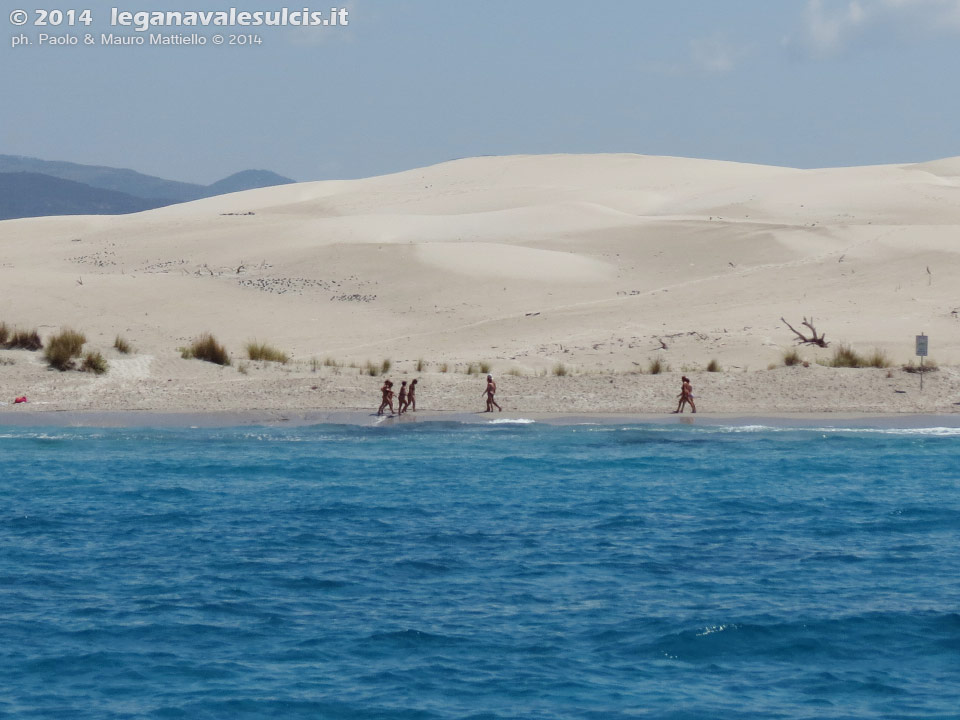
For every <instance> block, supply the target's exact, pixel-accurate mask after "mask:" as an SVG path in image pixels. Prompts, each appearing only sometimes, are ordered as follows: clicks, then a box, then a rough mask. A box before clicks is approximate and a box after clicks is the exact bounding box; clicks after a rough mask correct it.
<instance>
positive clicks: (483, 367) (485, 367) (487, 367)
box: [480, 362, 493, 375]
mask: <svg viewBox="0 0 960 720" xmlns="http://www.w3.org/2000/svg"><path fill="white" fill-rule="evenodd" d="M492 367H493V366H492V365H491V364H490V363H488V362H482V363H480V372H481V373H483V374H484V375H486V374H488V373H489V372H490V368H492Z"/></svg>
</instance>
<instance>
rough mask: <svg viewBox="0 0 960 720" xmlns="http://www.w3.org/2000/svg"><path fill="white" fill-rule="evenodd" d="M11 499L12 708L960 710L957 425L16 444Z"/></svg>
mask: <svg viewBox="0 0 960 720" xmlns="http://www.w3.org/2000/svg"><path fill="white" fill-rule="evenodd" d="M384 425H386V424H384ZM0 508H2V512H0V717H2V718H57V719H63V718H108V719H114V718H190V719H191V720H192V719H204V718H230V719H234V718H240V719H244V718H336V719H340V718H343V719H346V718H371V719H372V718H377V719H379V718H387V719H390V718H403V719H410V720H413V719H422V720H433V719H436V720H441V719H444V720H445V719H448V718H450V719H452V718H472V719H473V720H481V719H483V720H496V719H500V718H550V719H553V718H591V719H596V720H601V719H602V720H616V719H618V718H671V719H680V718H790V719H791V720H792V719H796V718H817V719H821V718H851V719H852V718H960V429H957V428H914V429H901V430H898V429H894V428H886V429H881V428H847V429H844V428H835V427H822V428H816V427H807V428H800V429H797V428H793V429H791V428H771V427H761V426H748V427H737V426H729V427H724V426H710V427H703V426H699V425H693V426H684V425H669V426H666V425H664V426H658V425H589V424H585V425H566V426H555V425H543V424H540V423H498V424H456V423H440V422H434V423H414V424H407V425H404V426H402V427H386V426H383V425H382V426H379V427H357V426H339V425H319V426H310V427H291V428H282V429H281V428H249V427H247V428H230V429H190V428H181V429H129V428H128V429H91V428H86V429H84V428H81V429H74V428H51V427H46V428H22V427H5V428H4V427H0Z"/></svg>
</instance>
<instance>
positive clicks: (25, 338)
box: [6, 329, 43, 351]
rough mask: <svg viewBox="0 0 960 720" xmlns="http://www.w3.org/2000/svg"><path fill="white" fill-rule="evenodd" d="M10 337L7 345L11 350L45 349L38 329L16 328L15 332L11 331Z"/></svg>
mask: <svg viewBox="0 0 960 720" xmlns="http://www.w3.org/2000/svg"><path fill="white" fill-rule="evenodd" d="M8 333H9V334H10V337H9V338H8V339H7V342H6V346H7V347H8V348H9V349H11V350H33V351H36V350H41V349H43V341H42V340H40V333H38V332H37V331H36V330H18V329H14V330H13V332H10V331H9V330H8Z"/></svg>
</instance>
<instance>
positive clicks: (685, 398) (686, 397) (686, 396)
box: [673, 375, 697, 414]
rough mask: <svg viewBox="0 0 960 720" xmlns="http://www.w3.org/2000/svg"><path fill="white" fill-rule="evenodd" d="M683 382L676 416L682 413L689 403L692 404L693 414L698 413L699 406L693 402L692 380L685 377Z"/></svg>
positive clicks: (675, 411)
mask: <svg viewBox="0 0 960 720" xmlns="http://www.w3.org/2000/svg"><path fill="white" fill-rule="evenodd" d="M682 380H683V384H682V385H681V386H680V395H679V397H680V402H679V403H677V409H676V410H674V411H673V412H674V414H676V413H682V412H683V406H684V405H686V404H688V403H689V404H690V408H691V410H692V411H693V412H696V411H697V406H696V405H695V404H694V402H693V385H691V384H690V378H688V377H687V376H686V375H684V376H683V378H682Z"/></svg>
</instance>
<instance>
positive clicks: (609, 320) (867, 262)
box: [0, 155, 960, 413]
mask: <svg viewBox="0 0 960 720" xmlns="http://www.w3.org/2000/svg"><path fill="white" fill-rule="evenodd" d="M230 213H234V214H230ZM244 213H254V214H252V215H250V214H244ZM958 231H960V158H953V159H947V160H941V161H937V162H933V163H923V164H917V165H902V166H880V167H862V168H842V169H828V170H794V169H788V168H773V167H763V166H755V165H744V164H737V163H723V162H715V161H703V160H689V159H680V158H660V157H644V156H636V155H575V156H535V157H532V156H521V157H500V158H477V159H468V160H460V161H455V162H450V163H445V164H442V165H438V166H435V167H430V168H424V169H418V170H412V171H409V172H405V173H399V174H396V175H390V176H384V177H378V178H370V179H366V180H358V181H336V182H317V183H302V184H297V185H288V186H281V187H275V188H266V189H263V190H253V191H248V192H243V193H235V194H233V195H227V196H221V197H216V198H210V199H206V200H200V201H197V202H193V203H187V204H183V205H177V206H171V207H167V208H161V209H159V210H153V211H149V212H145V213H139V214H136V215H128V216H112V217H66V218H63V217H61V218H35V219H26V220H10V221H5V222H0V321H5V322H7V323H8V324H10V325H19V326H21V327H28V328H33V327H37V328H38V329H39V330H40V333H41V335H43V336H44V337H49V336H50V335H52V334H53V333H55V332H57V331H58V330H59V329H60V328H62V327H67V326H69V327H74V328H77V329H80V330H82V331H83V332H85V334H86V336H87V338H88V348H90V349H99V350H101V351H103V352H104V354H105V355H106V356H107V357H108V359H109V360H110V362H111V369H110V371H109V372H108V373H107V375H105V376H102V377H92V376H89V375H85V374H81V373H77V372H67V373H60V372H57V371H52V370H49V369H47V368H46V367H45V365H44V363H43V361H42V358H41V357H40V355H39V354H37V353H28V352H25V351H14V350H0V363H6V362H12V363H13V364H0V402H7V403H10V402H12V400H13V398H14V397H16V396H18V395H22V394H26V395H27V396H28V397H29V398H30V400H31V403H32V406H31V407H32V408H33V409H34V410H37V409H94V410H113V409H155V410H170V409H178V410H180V409H182V410H213V409H226V410H244V409H251V410H255V409H264V408H278V409H282V408H302V409H310V408H317V409H323V408H362V407H368V406H370V405H374V406H375V405H376V403H377V387H378V386H379V380H378V379H377V378H371V377H369V376H364V375H361V374H360V373H359V372H358V371H357V370H350V369H348V368H342V369H339V370H335V369H332V368H321V369H319V370H318V371H316V372H314V371H313V370H312V368H311V366H310V363H309V361H310V359H311V358H320V359H322V358H324V357H332V358H335V359H336V360H337V361H339V362H341V363H349V362H354V363H357V364H362V363H364V362H365V361H366V360H368V359H369V360H374V361H379V360H381V359H383V358H391V359H392V360H393V363H394V370H393V373H392V374H393V376H394V379H395V380H397V379H403V378H404V377H408V378H409V377H413V376H414V375H415V374H417V373H416V371H415V362H416V360H417V359H419V358H423V359H424V360H425V361H426V362H427V369H426V371H425V372H423V373H419V374H420V375H421V376H422V377H423V378H424V379H423V380H422V382H421V403H422V405H423V406H424V407H430V408H434V409H450V410H470V409H474V408H475V407H476V406H478V405H479V406H481V407H482V399H481V398H480V394H481V391H482V384H480V383H481V381H480V379H479V378H478V377H476V376H467V375H466V374H464V372H463V371H464V370H465V369H466V364H467V363H478V362H480V361H485V362H489V363H491V364H492V368H493V372H494V374H495V375H497V377H498V379H499V381H500V384H501V396H502V397H503V399H504V401H505V405H506V406H507V407H510V408H512V409H515V410H530V411H544V412H565V411H569V412H583V411H600V412H628V413H630V412H655V411H662V410H665V409H667V406H669V405H670V402H671V399H672V397H673V396H674V395H675V394H676V391H677V388H678V386H679V374H680V373H679V371H680V370H681V369H682V368H687V369H688V370H689V371H691V372H690V373H688V374H692V375H693V383H694V387H695V390H696V392H697V394H698V395H699V396H700V398H701V401H700V403H701V404H700V407H701V411H706V412H710V411H714V412H762V411H779V412H800V411H816V412H832V411H848V410H855V411H865V412H953V411H957V410H960V406H958V405H956V404H955V403H957V402H960V372H958V370H957V369H956V368H955V367H954V366H955V365H956V364H957V363H958V362H960V317H958V315H960V282H958V278H960V232H958ZM928 268H929V272H928ZM781 316H784V317H786V319H787V320H789V321H790V322H791V323H793V324H794V325H795V326H797V327H799V323H800V321H801V320H802V318H803V317H804V316H807V317H813V318H814V319H815V324H816V327H817V329H818V330H821V331H823V332H826V336H827V340H828V341H831V342H832V343H833V345H832V346H831V347H830V348H828V349H826V350H820V349H810V348H804V349H802V350H801V353H802V354H803V355H804V356H805V357H806V358H807V359H808V360H810V361H811V362H814V361H815V360H816V359H817V358H821V359H822V358H826V357H828V356H829V355H830V353H831V351H832V349H833V347H835V344H836V343H840V342H846V343H849V344H851V345H852V346H853V347H855V348H856V349H858V350H860V351H862V352H869V351H871V350H873V349H874V348H880V349H882V350H884V351H886V352H887V353H888V355H889V356H890V357H891V359H892V360H893V361H895V363H896V364H897V365H899V364H902V363H904V362H906V361H908V360H909V359H911V358H912V356H913V348H914V336H915V335H916V334H918V333H919V332H921V331H925V332H926V333H927V334H928V335H929V336H930V347H931V354H932V355H933V356H934V357H935V358H936V360H937V361H938V363H939V364H940V366H941V370H940V371H939V372H937V373H933V374H930V375H928V376H927V378H926V380H925V388H924V392H923V394H922V395H921V394H920V393H919V390H918V386H919V379H918V377H917V376H916V375H907V374H905V373H903V372H901V371H900V370H894V371H893V372H892V373H890V375H891V377H887V374H888V373H887V372H886V371H884V370H875V369H870V370H844V369H827V368H822V367H817V366H816V365H815V364H814V365H812V366H811V367H810V368H780V369H777V370H773V371H767V370H766V368H767V366H768V365H769V364H771V363H779V362H780V359H781V356H782V353H783V351H784V350H785V349H789V348H791V347H793V346H794V342H793V336H792V333H791V332H790V331H789V330H788V329H787V328H786V327H785V326H784V325H783V324H782V323H781V322H780V317H781ZM204 331H210V332H213V333H214V334H215V335H216V337H217V338H218V339H219V340H220V341H222V342H223V343H224V344H225V345H226V346H227V347H228V349H229V350H230V351H231V352H232V354H233V355H234V358H235V363H234V366H233V367H232V368H226V369H222V368H219V367H214V366H211V365H209V364H207V363H202V362H199V361H188V360H183V359H181V358H180V356H179V353H178V352H177V348H178V347H179V346H182V345H185V344H187V343H188V342H189V340H190V339H191V338H192V337H195V336H196V335H198V334H199V333H201V332H204ZM117 334H120V335H122V336H123V337H124V338H126V339H127V340H128V341H129V342H130V343H131V344H132V345H134V347H135V348H136V353H135V354H134V355H130V356H121V355H119V354H118V353H116V352H115V351H114V350H112V349H111V345H112V343H113V339H114V337H115V336H116V335H117ZM253 338H257V339H259V340H263V341H267V342H269V343H271V344H273V345H275V346H276V347H278V348H280V349H282V350H285V351H287V352H289V353H291V354H292V356H293V358H294V362H292V363H291V364H289V365H286V366H279V367H278V366H261V365H260V364H256V363H255V364H251V365H250V366H249V367H248V368H247V372H246V374H243V373H240V372H238V370H237V365H238V363H237V360H239V359H240V358H242V356H243V347H244V345H245V343H246V342H247V341H248V340H250V339H253ZM661 341H662V342H663V343H665V344H666V346H667V349H666V350H663V349H660V348H661ZM655 357H660V358H662V359H663V360H665V361H666V362H667V363H669V365H670V366H671V367H672V368H673V370H674V371H675V372H672V373H668V374H666V375H662V376H657V377H651V376H638V375H633V374H627V373H629V372H631V371H636V370H638V369H640V368H641V367H646V366H647V364H648V362H649V360H650V359H651V358H655ZM713 358H716V359H717V360H718V361H719V362H720V364H721V365H722V366H723V367H724V369H725V371H724V372H723V373H719V374H713V373H710V374H708V373H703V372H697V371H696V368H698V367H699V368H702V367H704V366H705V365H706V364H707V363H708V362H709V361H710V360H711V359H713ZM444 362H446V363H448V366H449V370H450V371H451V372H449V373H446V374H444V373H440V372H439V369H440V365H441V363H444ZM557 363H563V364H564V365H565V366H566V367H567V368H568V369H569V370H570V371H571V372H572V373H574V375H573V376H570V377H563V378H555V377H553V376H552V375H549V373H550V371H551V370H552V368H553V367H554V366H555V365H556V364H557ZM455 370H458V371H459V372H454V371H455ZM508 371H515V372H519V373H521V374H523V375H524V377H515V376H512V375H508V374H507V373H508ZM543 372H546V373H548V375H547V376H546V377H532V376H533V375H536V374H537V373H543ZM405 374H406V375H405ZM313 386H316V387H317V389H316V390H313V389H311V388H312V387H313ZM897 390H901V391H903V392H896V391H897ZM21 411H22V409H21V408H14V407H13V406H12V405H9V404H8V405H0V412H3V413H7V412H21Z"/></svg>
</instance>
